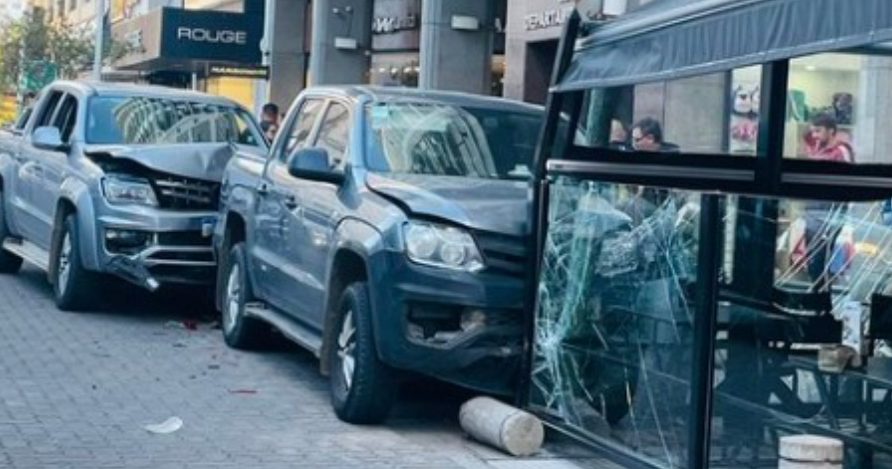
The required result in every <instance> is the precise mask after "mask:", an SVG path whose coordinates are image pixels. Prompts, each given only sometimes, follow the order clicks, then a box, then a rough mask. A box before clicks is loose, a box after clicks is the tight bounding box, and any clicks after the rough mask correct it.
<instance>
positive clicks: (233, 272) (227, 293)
mask: <svg viewBox="0 0 892 469" xmlns="http://www.w3.org/2000/svg"><path fill="white" fill-rule="evenodd" d="M223 265H224V266H225V269H226V270H225V271H224V275H223V276H222V277H221V278H222V279H223V281H224V282H225V283H224V285H223V289H222V292H221V293H222V295H223V297H222V298H221V301H220V306H221V308H220V309H221V314H222V322H223V324H222V326H223V327H222V329H223V339H224V340H225V341H226V344H227V345H229V346H230V347H232V348H237V349H242V350H250V349H255V348H258V347H260V346H261V345H263V343H264V342H265V339H267V338H268V337H269V326H267V325H266V324H264V323H263V322H261V321H260V320H258V319H256V318H251V317H247V316H246V315H245V305H247V304H248V303H250V302H252V301H254V293H253V292H252V290H251V282H249V281H248V270H247V268H246V266H247V263H246V259H245V245H244V243H238V244H236V245H235V246H233V247H232V250H231V251H229V256H228V257H227V259H226V262H225V263H224V264H223Z"/></svg>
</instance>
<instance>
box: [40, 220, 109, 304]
mask: <svg viewBox="0 0 892 469" xmlns="http://www.w3.org/2000/svg"><path fill="white" fill-rule="evenodd" d="M79 239H80V232H79V231H78V227H77V216H76V215H75V214H70V215H68V216H67V217H65V221H64V222H63V225H62V230H61V232H60V235H59V239H58V241H57V242H56V243H55V248H54V249H53V256H54V262H52V264H51V265H52V270H53V271H52V272H51V274H52V279H53V293H54V296H55V298H56V306H58V307H59V309H61V310H63V311H80V310H85V309H89V308H91V307H93V306H94V305H95V300H96V297H97V294H96V293H97V289H98V276H97V274H95V273H94V272H90V271H89V270H87V269H85V268H84V264H83V261H82V258H81V253H80V249H78V246H80V243H79Z"/></svg>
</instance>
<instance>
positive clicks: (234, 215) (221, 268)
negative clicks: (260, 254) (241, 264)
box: [214, 210, 252, 311]
mask: <svg viewBox="0 0 892 469" xmlns="http://www.w3.org/2000/svg"><path fill="white" fill-rule="evenodd" d="M220 225H221V226H222V232H220V233H219V236H220V239H219V242H218V243H215V244H217V248H216V249H217V282H216V290H215V294H214V305H215V306H216V308H217V310H218V311H220V310H221V308H222V307H223V304H222V303H221V298H222V294H223V288H224V287H223V285H224V283H225V280H226V278H225V276H226V272H227V271H228V270H229V265H228V262H227V261H228V259H229V251H230V250H231V249H232V247H233V246H235V245H236V244H237V243H240V242H247V240H248V225H247V220H246V218H245V216H244V215H242V214H241V213H240V212H238V211H235V210H229V211H227V212H225V214H224V215H223V218H222V220H220ZM246 268H247V266H246ZM248 274H249V275H248V281H249V282H252V280H251V278H252V276H251V275H250V269H249V270H248Z"/></svg>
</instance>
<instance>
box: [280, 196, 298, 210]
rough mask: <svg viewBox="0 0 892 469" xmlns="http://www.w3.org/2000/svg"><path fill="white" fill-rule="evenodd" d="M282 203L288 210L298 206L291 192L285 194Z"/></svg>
mask: <svg viewBox="0 0 892 469" xmlns="http://www.w3.org/2000/svg"><path fill="white" fill-rule="evenodd" d="M283 203H284V204H285V208H287V209H288V210H294V209H296V208H297V207H298V203H297V197H295V196H294V195H293V194H289V195H286V196H285V199H284V201H283Z"/></svg>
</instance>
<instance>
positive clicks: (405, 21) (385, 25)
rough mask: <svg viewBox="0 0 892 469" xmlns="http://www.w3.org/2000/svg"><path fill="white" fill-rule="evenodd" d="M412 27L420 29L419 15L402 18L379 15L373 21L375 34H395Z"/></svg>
mask: <svg viewBox="0 0 892 469" xmlns="http://www.w3.org/2000/svg"><path fill="white" fill-rule="evenodd" d="M411 29H418V16H416V15H413V14H409V15H407V16H405V17H402V18H400V17H397V16H379V17H376V18H375V19H374V21H372V33H373V34H393V33H395V32H399V31H406V30H411Z"/></svg>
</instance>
